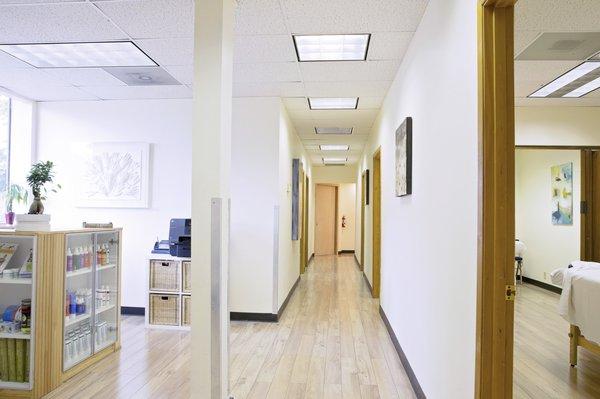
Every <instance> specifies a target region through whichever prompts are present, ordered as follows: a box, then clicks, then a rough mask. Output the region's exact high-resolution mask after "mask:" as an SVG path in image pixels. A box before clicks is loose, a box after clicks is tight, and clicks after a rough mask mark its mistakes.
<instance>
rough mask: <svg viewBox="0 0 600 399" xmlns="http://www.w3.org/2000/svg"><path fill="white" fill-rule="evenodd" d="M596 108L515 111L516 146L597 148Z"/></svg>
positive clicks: (599, 134)
mask: <svg viewBox="0 0 600 399" xmlns="http://www.w3.org/2000/svg"><path fill="white" fill-rule="evenodd" d="M599 126H600V107H557V106H555V107H517V108H516V109H515V138H516V144H517V145H575V146H591V145H600V130H599Z"/></svg>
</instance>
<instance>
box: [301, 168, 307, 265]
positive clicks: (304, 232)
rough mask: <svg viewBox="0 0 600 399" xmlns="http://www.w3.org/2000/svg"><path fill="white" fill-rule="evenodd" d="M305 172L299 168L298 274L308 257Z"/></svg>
mask: <svg viewBox="0 0 600 399" xmlns="http://www.w3.org/2000/svg"><path fill="white" fill-rule="evenodd" d="M305 176H306V174H305V172H304V169H300V200H301V204H302V206H301V207H300V274H304V271H305V270H306V260H307V258H308V254H307V252H308V251H307V250H306V242H307V240H308V237H307V236H308V229H307V228H306V223H305V220H306V208H307V207H306V202H307V196H306V178H305Z"/></svg>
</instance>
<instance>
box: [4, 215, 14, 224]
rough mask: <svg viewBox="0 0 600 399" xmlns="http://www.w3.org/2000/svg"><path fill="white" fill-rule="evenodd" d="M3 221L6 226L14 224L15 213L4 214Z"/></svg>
mask: <svg viewBox="0 0 600 399" xmlns="http://www.w3.org/2000/svg"><path fill="white" fill-rule="evenodd" d="M4 221H5V222H6V224H10V225H12V224H14V223H15V213H14V212H6V213H5V214H4Z"/></svg>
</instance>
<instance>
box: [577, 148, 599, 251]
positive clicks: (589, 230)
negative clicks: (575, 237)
mask: <svg viewBox="0 0 600 399" xmlns="http://www.w3.org/2000/svg"><path fill="white" fill-rule="evenodd" d="M581 205H582V209H581V259H582V260H587V261H591V262H600V151H593V150H584V151H582V154H581Z"/></svg>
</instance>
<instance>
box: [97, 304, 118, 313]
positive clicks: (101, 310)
mask: <svg viewBox="0 0 600 399" xmlns="http://www.w3.org/2000/svg"><path fill="white" fill-rule="evenodd" d="M114 308H115V305H108V306H103V307H101V308H98V309H96V314H97V315H99V314H100V313H104V312H107V311H109V310H111V309H114Z"/></svg>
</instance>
